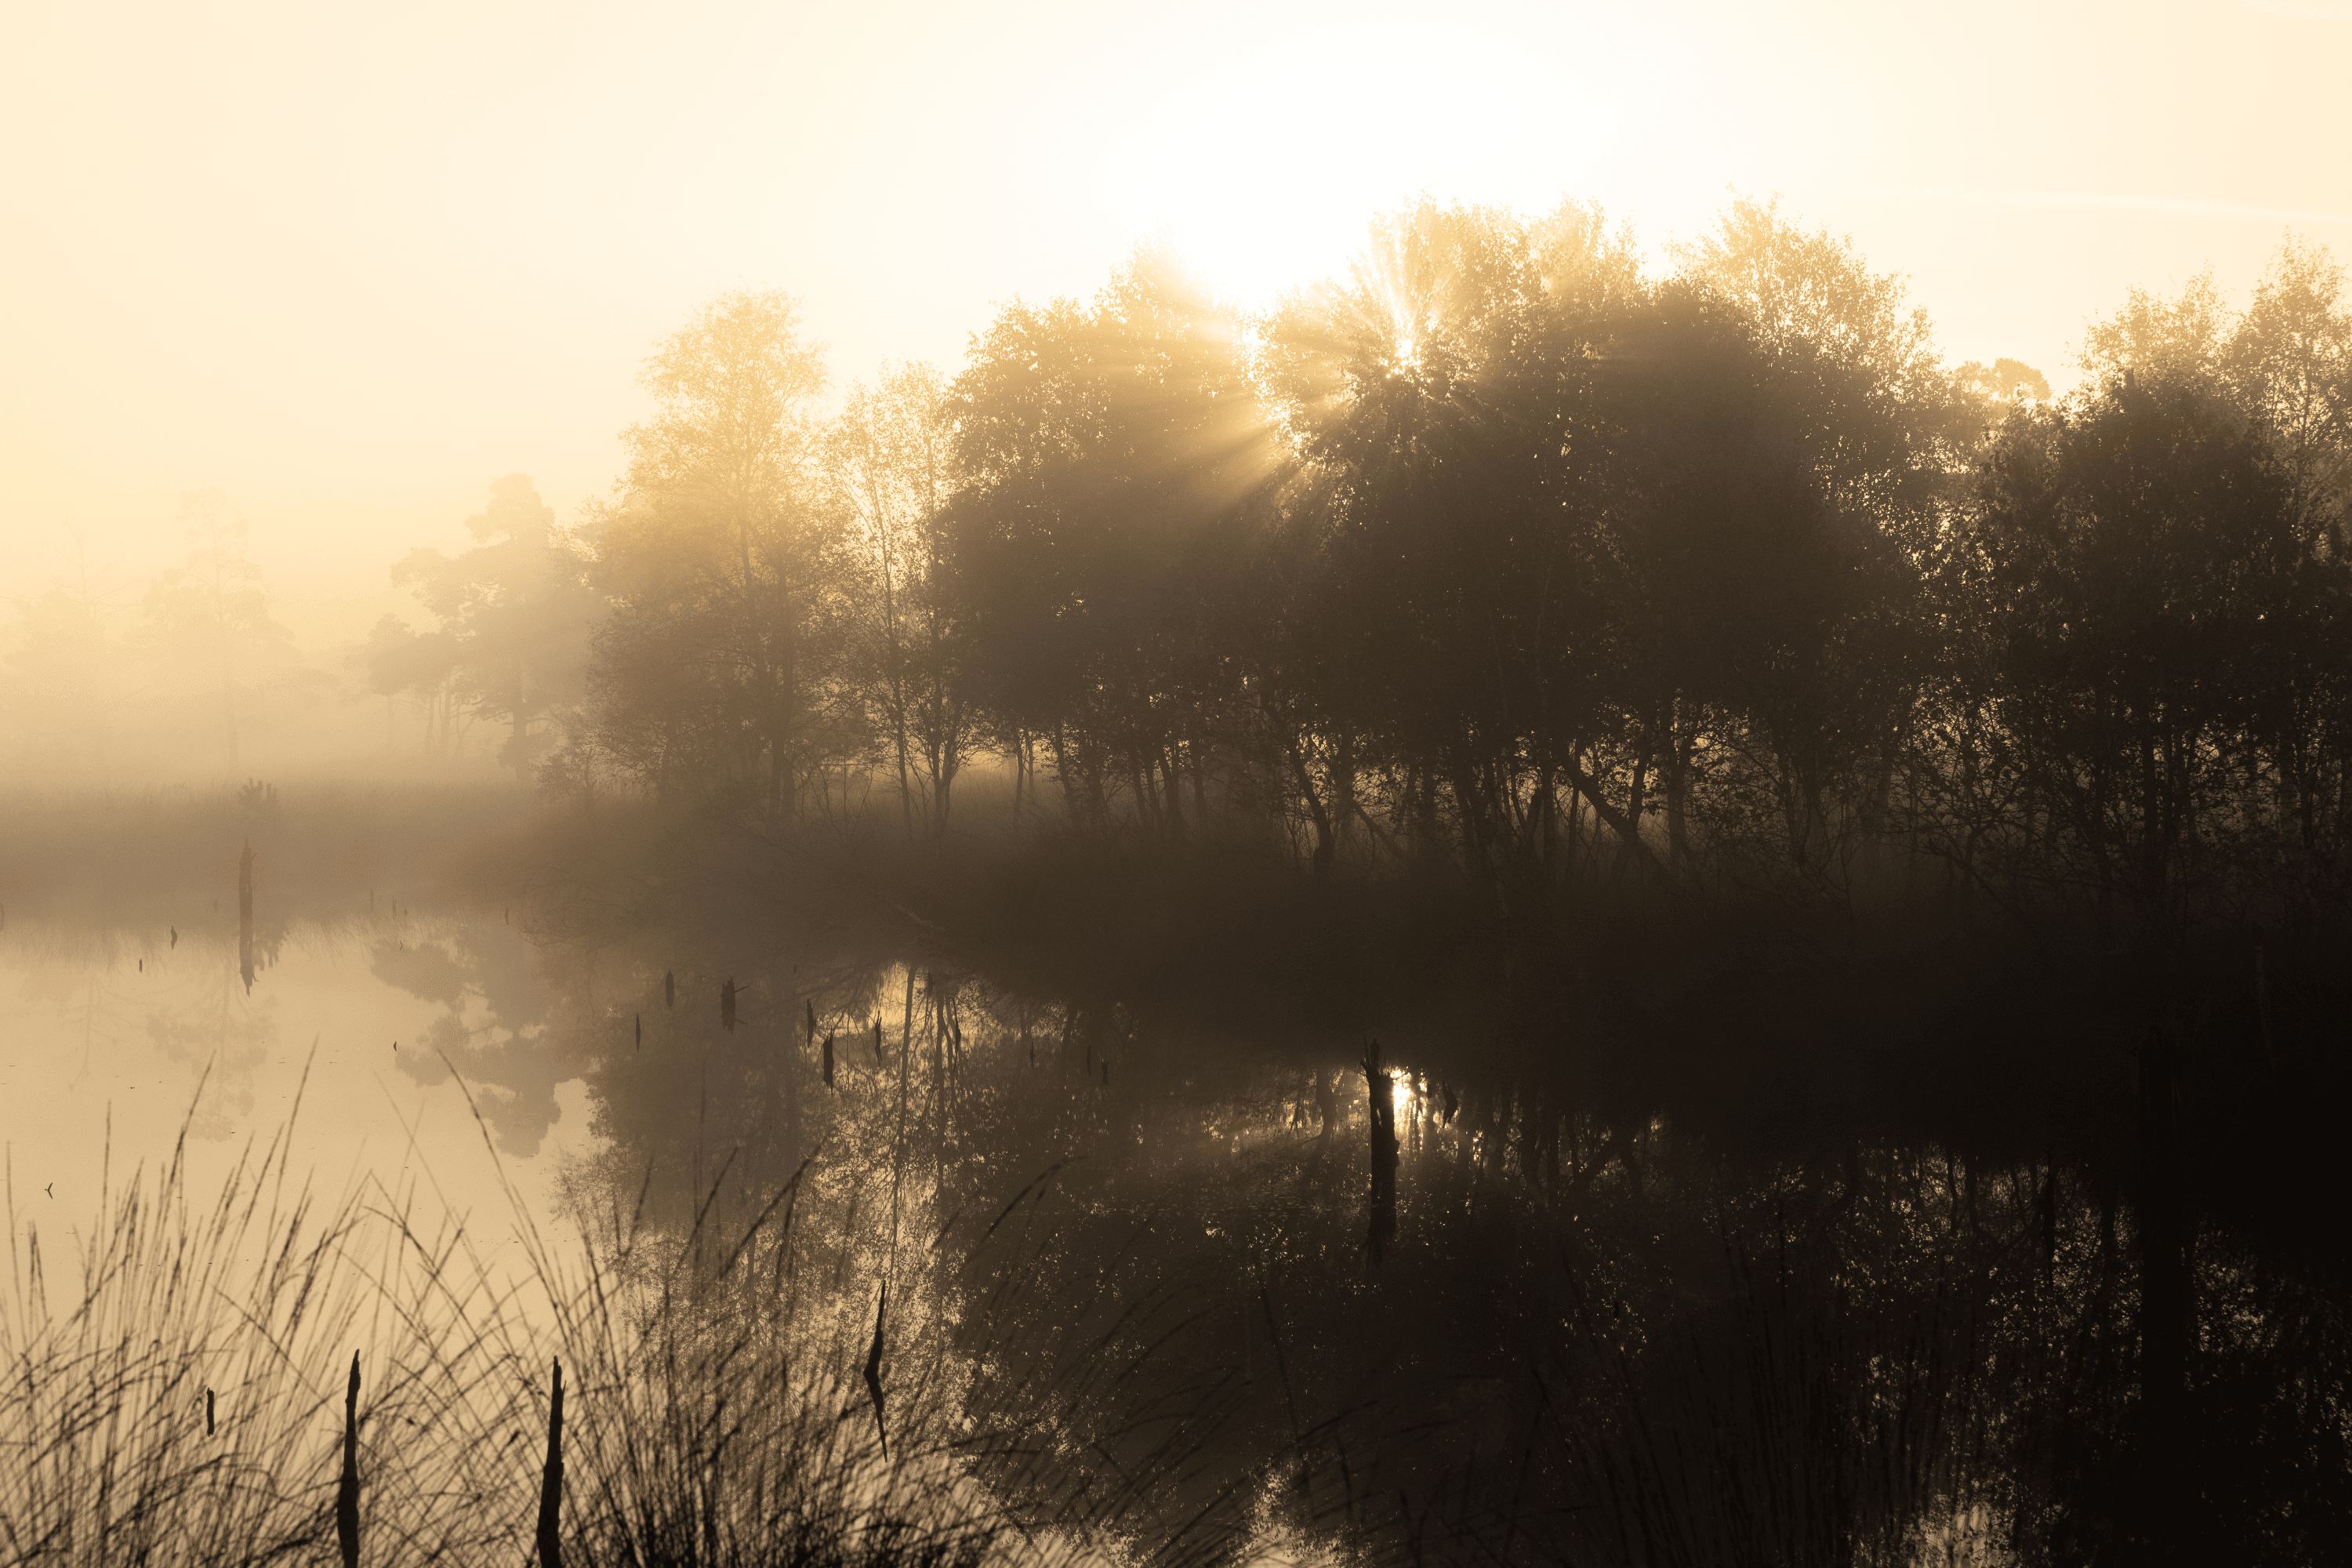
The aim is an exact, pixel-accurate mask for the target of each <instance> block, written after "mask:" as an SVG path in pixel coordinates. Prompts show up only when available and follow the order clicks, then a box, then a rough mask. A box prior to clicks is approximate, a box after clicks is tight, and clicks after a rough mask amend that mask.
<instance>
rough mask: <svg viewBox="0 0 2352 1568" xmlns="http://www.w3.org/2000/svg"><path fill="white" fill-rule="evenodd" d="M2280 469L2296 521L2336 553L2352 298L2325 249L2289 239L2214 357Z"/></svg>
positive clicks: (2346, 447)
mask: <svg viewBox="0 0 2352 1568" xmlns="http://www.w3.org/2000/svg"><path fill="white" fill-rule="evenodd" d="M2217 357H2218V359H2219V362H2220V365H2221V372H2222V374H2223V375H2224V376H2225V377H2226V378H2227V380H2228V382H2229V384H2230V386H2231V389H2232V391H2234V392H2235V394H2236V395H2237V396H2238V398H2239V400H2240V402H2241V403H2242V405H2244V406H2245V407H2246V408H2247V410H2248V411H2249V412H2250V413H2252V415H2253V416H2254V417H2255V418H2256V419H2258V420H2259V421H2260V422H2261V424H2262V426H2263V429H2264V431H2265V432H2266V433H2267V435H2268V436H2269V437H2270V439H2271V442H2272V444H2273V447H2275V448H2276V449H2277V451H2278V453H2279V455H2280V458H2281V459H2282V460H2283V461H2284V463H2285V464H2286V467H2287V470H2288V473H2289V475H2290V478H2291V482H2292V483H2293V485H2294V498H2295V499H2294V508H2295V515H2296V520H2297V522H2298V524H2299V525H2300V526H2302V527H2303V528H2305V529H2306V530H2313V531H2317V530H2326V531H2331V532H2332V533H2333V534H2334V536H2335V542H2334V545H2333V548H2335V549H2337V550H2340V549H2342V548H2343V543H2344V541H2343V538H2342V528H2343V523H2344V521H2345V517H2346V513H2347V510H2352V300H2347V298H2346V295H2345V287H2344V268H2342V267H2340V266H2338V265H2336V261H2335V259H2334V258H2332V257H2331V256H2329V254H2328V253H2327V249H2326V247H2325V246H2318V245H2312V244H2309V243H2307V242H2298V241H2296V240H2295V239H2294V237H2292V236H2289V237H2288V238H2287V240H2286V242H2285V243H2284V245H2282V246H2281V247H2279V253H2278V255H2277V256H2275V257H2273V258H2272V260H2271V264H2270V266H2269V267H2268V268H2266V269H2265V270H2264V272H2263V278H2262V280H2261V281H2260V282H2259V283H2257V284H2256V285H2255V286H2254V297H2253V301H2252V304H2251V305H2250V306H2249V307H2248V308H2247V310H2246V312H2245V314H2244V315H2243V316H2242V317H2240V318H2239V319H2238V322H2237V325H2236V328H2235V330H2234V331H2231V333H2230V336H2229V340H2228V342H2226V343H2224V344H2223V345H2222V347H2221V351H2220V353H2219V354H2218V356H2217Z"/></svg>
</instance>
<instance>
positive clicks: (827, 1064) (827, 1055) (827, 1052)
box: [824, 1035, 833, 1089]
mask: <svg viewBox="0 0 2352 1568" xmlns="http://www.w3.org/2000/svg"><path fill="white" fill-rule="evenodd" d="M824 1087H825V1088H827V1089H831V1088H832V1087H833V1037H832V1036H831V1035H827V1036H826V1037H824Z"/></svg>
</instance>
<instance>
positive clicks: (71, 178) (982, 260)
mask: <svg viewBox="0 0 2352 1568" xmlns="http://www.w3.org/2000/svg"><path fill="white" fill-rule="evenodd" d="M2347 78H2352V0H2250V3H2223V0H2200V3H2196V4H2145V3H2144V4H2132V5H2087V4H2070V3H2066V0H2042V3H2038V4H2012V3H2010V0H1987V3H1982V4H1972V5H1921V4H1913V5H1885V4H1883V3H1879V4H1867V5H1864V4H1843V3H1839V4H1832V3H1826V0H1823V3H1809V4H1791V5H1769V4H1757V3H1755V0H1738V3H1734V0H1721V3H1710V4H1703V5H1625V4H1621V5H1585V4H1550V5H1500V4H1476V3H1465V0H1456V3H1454V4H1451V5H1443V6H1440V5H1417V6H1408V5H1383V4H1370V3H1366V0H1351V3H1349V4H1345V5H1304V4H1287V3H1285V0H1248V3H1240V4H1235V3H1229V0H1196V3H1191V4H1185V5H1107V4H1102V3H1100V0H1097V3H1094V4H1085V5H1080V4H1061V3H1045V4H1031V5H1001V4H1000V5H974V4H971V3H969V0H967V3H965V4H961V5H945V4H937V5H935V4H921V5H911V4H898V5H891V4H867V5H856V6H852V5H838V4H836V5H813V4H797V3H795V4H782V3H771V4H765V5H752V4H697V3H694V0H673V3H672V4H668V5H661V6H652V5H637V6H618V5H598V4H593V3H579V0H574V3H572V4H566V5H512V4H499V3H497V0H471V3H468V4H466V5H441V4H436V3H433V0H423V3H418V0H411V3H408V4H404V5H398V6H392V5H373V4H347V5H333V6H321V5H239V4H235V3H233V0H217V3H215V4H213V5H205V6H201V7H199V6H187V5H104V4H101V3H89V0H86V3H83V4H79V5H66V4H63V3H61V0H25V3H24V4H20V5H15V6H11V7H8V8H6V9H5V13H0V146H5V148H6V149H7V151H6V152H5V154H0V368H5V375H0V475H5V493H0V542H5V551H0V597H6V596H9V595H24V594H26V593H31V592H37V591H38V590H39V589H41V588H42V587H44V586H46V585H47V583H48V582H49V580H50V579H51V578H52V577H56V576H59V575H64V574H69V573H71V572H74V571H76V570H78V569H79V568H78V566H77V564H76V560H77V557H76V552H77V550H78V549H79V550H81V551H83V552H86V558H87V561H88V563H89V567H90V569H91V571H92V574H93V576H94V578H95V579H96V581H97V582H98V584H99V585H100V587H101V588H104V589H110V590H112V591H113V592H114V594H115V596H116V602H117V603H118V604H119V605H121V606H122V607H123V609H124V612H125V613H126V614H129V613H132V612H134V611H135V606H136V603H137V598H138V595H139V593H140V591H141V590H142V589H143V587H144V585H145V584H146V583H147V582H148V581H149V580H150V579H152V577H153V576H154V574H156V573H157V572H159V571H161V570H162V569H163V568H164V567H166V566H168V565H170V564H172V563H173V562H174V561H175V559H176V558H177V557H178V556H179V554H180V553H181V552H182V550H183V545H182V543H181V540H180V537H179V530H178V527H177V525H176V524H175V522H174V517H175V514H176V512H177V510H178V498H179V496H180V494H181V492H182V491H184V490H187V489H195V488H199V487H209V486H216V487H219V488H220V489H223V490H225V491H226V494H227V498H228V504H229V507H230V509H231V510H234V511H236V512H240V513H242V514H243V515H245V516H246V517H247V519H248V520H249V521H250V522H251V526H252V532H251V549H252V553H253V555H254V557H255V559H256V560H257V561H258V562H259V563H260V564H261V565H262V567H263V569H264V571H265V572H266V573H267V574H268V578H269V580H270V582H271V584H273V586H274V587H275V589H276V591H277V594H278V615H279V617H280V618H281V619H282V620H284V621H285V622H286V623H287V624H288V625H289V626H292V627H293V629H294V631H295V632H296V634H297V637H299V639H300V640H301V642H302V643H303V644H304V645H305V646H306V647H310V648H312V649H314V650H319V651H323V650H324V649H325V648H327V647H331V646H332V645H334V644H335V643H338V642H341V641H344V640H348V639H350V638H352V637H357V636H359V635H361V633H362V632H363V631H364V629H365V627H366V626H368V625H369V624H370V623H372V622H373V619H374V618H375V616H377V615H379V614H382V613H383V612H384V611H386V610H404V611H405V612H406V613H407V614H408V616H410V618H411V619H412V620H419V621H421V620H423V619H424V616H423V614H422V612H421V610H420V609H419V608H418V607H417V606H415V605H413V604H411V603H409V602H408V601H407V600H406V598H405V596H404V594H403V593H402V592H401V591H400V590H399V589H397V588H395V587H394V585H393V584H392V582H391V579H390V575H389V568H390V565H391V563H393V562H394V561H395V560H397V559H398V558H399V557H400V556H402V555H404V553H406V552H407V551H408V549H409V548H410V547H412V546H414V545H418V544H426V545H435V546H438V547H441V548H445V549H451V550H455V549H457V548H461V547H463V546H464V545H465V544H466V543H467V537H466V534H465V531H464V528H463V521H464V519H465V518H466V517H467V516H468V515H469V514H471V513H473V512H476V511H478V510H481V508H482V505H483V503H484V501H485V500H486V499H487V494H488V485H489V482H490V481H491V480H492V479H496V478H498V477H499V476H500V475H503V474H507V473H512V472H517V471H520V472H524V473H528V474H530V475H531V476H532V477H533V479H535V480H536V481H537V483H538V485H539V488H540V491H541V495H542V496H543V497H544V498H545V499H546V500H548V501H549V502H550V503H551V504H552V505H553V506H554V507H556V509H557V510H558V511H559V513H560V514H561V515H562V516H563V517H564V518H566V519H570V518H572V516H574V515H575V514H576V512H577V509H578V508H579V507H580V505H581V504H582V503H583V501H586V500H591V499H593V498H595V497H598V496H601V495H604V494H606V493H608V492H609V489H610V487H611V484H612V481H613V479H614V477H615V475H616V474H617V472H618V470H619V465H620V451H619V445H618V442H617V440H616V437H617V434H618V432H619V431H620V430H621V429H622V428H623V427H625V426H627V425H628V424H629V423H631V422H632V421H633V420H635V419H637V418H640V417H642V416H644V415H645V413H646V410H647V406H648V405H647V403H646V397H645V395H644V394H643V392H642V391H641V390H640V389H639V388H638V386H637V385H636V381H635V377H636V374H637V371H638V368H639V366H640V365H641V364H642V363H643V361H644V359H645V356H646V354H647V353H649V352H650V351H651V349H652V347H653V345H654V343H655V342H656V340H658V339H659V338H661V337H662V336H663V335H664V334H666V333H667V332H670V331H675V330H676V329H677V327H678V326H679V325H681V324H682V323H683V322H684V321H686V320H687V319H688V317H689V316H690V315H691V314H692V313H693V312H694V311H695V310H696V309H697V308H698V307H699V306H700V305H701V304H703V303H704V302H706V301H708V300H710V299H711V298H712V297H713V296H715V295H717V294H719V292H721V291H724V290H727V289H735V288H740V287H747V286H749V287H761V288H781V289H785V290H786V291H788V292H789V293H791V294H793V296H794V297H795V298H796V299H798V300H801V301H802V303H803V311H804V320H805V325H806V330H807V331H808V334H809V335H810V336H811V337H812V338H814V339H815V340H818V341H820V342H824V343H825V344H826V345H827V349H828V363H829V364H830V365H831V367H832V374H833V378H834V382H835V387H836V388H841V387H845V386H846V385H847V384H849V383H850V382H852V381H854V380H856V379H859V378H871V377H872V376H873V375H874V374H875V373H876V371H877V368H878V366H879V365H880V363H882V362H883V361H884V360H886V359H888V360H900V359H926V360H929V361H932V362H934V363H938V364H940V366H942V367H943V368H945V369H948V370H950V372H952V371H953V369H954V368H955V367H956V366H957V365H958V364H959V363H960V362H961V356H962V353H963V351H964V348H965V345H966V342H967V340H968V338H969V336H970V335H971V334H972V333H974V332H977V331H981V330H982V329H983V328H984V327H985V326H986V324H987V322H988V321H989V320H990V318H991V316H992V313H993V311H994V310H996V309H997V308H999V307H1000V306H1002V305H1003V304H1005V303H1008V302H1010V301H1012V300H1015V299H1022V300H1033V301H1034V300H1046V299H1050V298H1052V297H1055V296H1057V295H1078V296H1084V295H1087V294H1091V293H1092V292H1093V291H1094V290H1095V289H1098V288H1099V287H1100V286H1101V285H1102V284H1103V283H1104V282H1105V281H1106V280H1107V279H1108V275H1109V273H1110V270H1111V269H1112V268H1114V267H1115V266H1116V265H1118V262H1119V261H1120V260H1121V259H1122V258H1125V257H1126V256H1127V255H1128V254H1129V252H1130V251H1131V250H1132V249H1133V247H1135V245H1136V244H1137V243H1138V242H1139V240H1143V239H1147V238H1150V237H1159V236H1164V237H1168V238H1170V239H1172V240H1173V241H1174V243H1175V244H1176V245H1177V247H1179V248H1180V249H1181V250H1182V251H1183V252H1185V253H1186V254H1187V255H1188V256H1190V257H1191V258H1192V259H1193V260H1194V262H1195V264H1196V265H1198V266H1199V267H1201V268H1202V269H1203V270H1204V271H1205V272H1206V273H1207V275H1208V276H1209V277H1210V278H1211V279H1213V281H1214V282H1215V283H1216V284H1217V286H1218V287H1220V288H1221V289H1225V290H1227V291H1228V292H1230V293H1231V294H1232V295H1233V296H1234V298H1235V299H1236V300H1240V301H1241V302H1243V303H1244V304H1248V305H1255V304H1264V303H1266V302H1270V300H1272V298H1273V297H1274V295H1275V294H1276V291H1278V290H1279V289H1283V288H1286V287H1292V286H1297V285H1300V284H1305V283H1307V282H1311V281H1312V280H1313V279H1316V278H1318V277H1320V276H1324V275H1326V274H1328V273H1331V272H1334V271H1337V270H1339V269H1341V268H1344V267H1345V265H1346V262H1347V259H1348V257H1349V253H1350V252H1351V251H1352V250H1353V249H1354V248H1355V247H1356V246H1357V245H1358V244H1359V243H1360V239H1361V237H1362V236H1363V234H1364V232H1365V228H1366V225H1367V223H1368V221H1369V220H1370V217H1371V216H1373V215H1375V214H1376V213H1379V212H1381V211H1383V210H1391V209H1393V208H1395V207H1397V206H1399V205H1403V204H1404V203H1406V202H1408V201H1410V200H1412V198H1414V197H1415V196H1416V195H1420V194H1423V193H1425V194H1427V195H1431V196H1433V197H1435V198H1436V199H1438V200H1440V201H1442V202H1452V201H1465V202H1481V203H1498V204H1503V205H1510V206H1514V207H1517V208H1520V209H1522V210H1525V211H1528V212H1530V213H1532V212H1538V211H1542V210H1546V209H1549V208H1550V207H1552V206H1553V205H1557V204H1558V203H1559V200H1560V199H1562V198H1563V197H1575V198H1579V199H1583V198H1591V199H1596V200H1598V201H1600V202H1601V204H1602V205H1603V206H1604V208H1605V209H1606V210H1607V212H1608V214H1609V215H1610V216H1611V218H1612V220H1620V219H1622V220H1624V221H1627V222H1630V223H1631V224H1632V225H1633V229H1634V232H1635V236H1636V238H1637V240H1638V241H1639V242H1640V243H1641V244H1642V245H1643V247H1644V249H1645V251H1646V252H1647V253H1648V254H1649V255H1651V256H1652V257H1653V258H1654V261H1655V263H1656V264H1657V265H1659V266H1660V267H1663V266H1664V264H1665V261H1666V256H1665V250H1664V247H1665V246H1666V245H1667V244H1668V243H1669V242H1671V241H1674V240H1676V239H1684V240H1687V239H1690V238H1693V237H1696V236H1697V235H1698V234H1700V233H1701V232H1702V231H1704V230H1705V229H1706V227H1707V226H1708V225H1709V224H1710V223H1711V221H1712V219H1713V216H1714V215H1715V214H1716V213H1717V212H1718V211H1719V210H1720V209H1721V208H1722V206H1723V205H1725V204H1726V202H1727V201H1728V200H1729V198H1730V195H1731V193H1732V192H1734V191H1738V192H1740V193H1744V194H1748V195H1757V196H1766V197H1769V196H1774V195H1777V196H1778V198H1779V200H1780V209H1781V211H1782V212H1783V214H1784V215H1786V216H1790V217H1792V218H1794V219H1795V220H1797V221H1799V222H1800V223H1801V224H1803V225H1805V226H1808V227H1825V228H1827V229H1829V230H1830V231H1831V232H1832V233H1833V234H1838V235H1846V236H1851V237H1852V238H1853V241H1854V243H1855V245H1856V247H1858V248H1859V249H1860V251H1861V252H1862V254H1863V255H1864V257H1865V258H1867V259H1868V261H1869V262H1870V264H1871V265H1872V266H1873V267H1874V268H1875V269H1877V270H1881V271H1891V272H1897V273H1901V274H1904V275H1905V276H1906V278H1907V279H1908V281H1909V286H1910V290H1911V297H1912V300H1913V302H1914V303H1916V304H1918V305H1920V306H1923V307H1925V308H1926V309H1927V311H1928V313H1929V315H1930V317H1931V318H1932V319H1933V320H1934V321H1935V323H1936V325H1937V334H1938V339H1939V342H1940V343H1941V345H1942V346H1943V349H1944V351H1945V353H1946V354H1947V356H1948V358H1949V359H1951V360H1953V361H1955V362H1957V361H1959V360H1966V359H1980V360H1988V361H1989V360H1990V359H1992V358H1994V357H1996V356H1999V355H2009V356H2011V357H2015V358H2018V359H2021V360H2024V361H2025V362H2026V363H2029V364H2032V365H2035V366H2037V367H2038V368H2041V369H2042V370H2043V371H2045V372H2046V373H2049V374H2051V376H2052V379H2053V382H2058V383H2061V384H2063V382H2065V381H2066V380H2067V379H2069V378H2068V376H2067V375H2066V374H2064V373H2065V371H2066V369H2067V361H2068V357H2069V346H2070V345H2071V344H2072V343H2073V342H2075V341H2077V340H2079V338H2080V336H2081V333H2082V329H2083V326H2084V322H2085V321H2088V320H2090V319H2092V318H2093V317H2095V316H2097V315H2101V314H2104V313H2105V312H2108V311H2111V310H2114V309H2115V308H2116V307H2117V306H2118V305H2119V304H2120V303H2121V302H2122V300H2123V299H2124V296H2125V293H2126V289H2128V288H2130V287H2131V286H2132V285H2135V284H2137V285H2141V286H2145V287H2148V288H2152V289H2175V288H2177V287H2179V284H2180V283H2182V282H2183V281H2185V280H2186V279H2189V278H2190V277H2191V276H2193V275H2194V274H2195V273H2196V272H2197V271H2198V270H2199V269H2200V268H2203V267H2204V266H2206V265H2207V264H2209V263H2210V265H2211V266H2212V267H2213V268H2214V269H2215V274H2216V277H2217V279H2218V280H2219V282H2220V283H2221V285H2222V287H2223V289H2224V290H2225V292H2227V293H2229V294H2231V295H2232V296H2234V297H2236V298H2240V299H2242V298H2243V296H2244V294H2245V292H2246V290H2247V289H2249V288H2250V287H2251V286H2252V283H2253V281H2254V280H2255V279H2256V278H2257V277H2258V276H2259V274H2260V272H2261V269H2262V268H2263V263H2264V262H2265V260H2266V259H2267V258H2268V257H2269V256H2270V255H2271V254H2272V253H2273V252H2274V251H2275V250H2276V249H2277V247H2278V246H2279V243H2280V240H2281V238H2282V237H2283V236H2284V234H2285V233H2286V232H2287V231H2288V230H2289V229H2290V228H2292V229H2293V230H2294V231H2295V232H2296V233H2298V234H2300V235H2302V236H2305V237H2308V238H2310V239H2314V240H2316V241H2318V242H2320V243H2322V244H2325V245H2326V246H2328V247H2331V248H2332V249H2333V250H2334V252H2335V254H2336V256H2337V257H2338V258H2341V259H2345V260H2352V156H2347V147H2352V132H2347V130H2346V126H2345V121H2344V119H2343V107H2342V106H2343V102H2344V94H2345V91H2346V89H2345V85H2344V84H2345V82H2346V80H2347ZM77 539H78V540H79V542H80V543H79V546H78V545H77V543H76V541H77ZM0 618H5V617H0Z"/></svg>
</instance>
